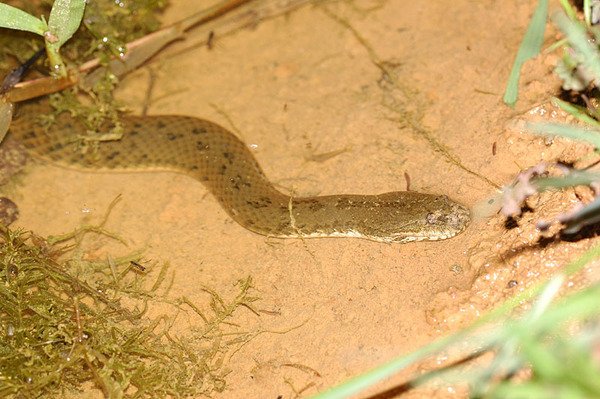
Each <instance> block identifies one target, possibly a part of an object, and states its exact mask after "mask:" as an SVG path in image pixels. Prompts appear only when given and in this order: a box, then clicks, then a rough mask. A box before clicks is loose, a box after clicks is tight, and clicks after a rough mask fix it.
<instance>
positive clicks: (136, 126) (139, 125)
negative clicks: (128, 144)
mask: <svg viewBox="0 0 600 399" xmlns="http://www.w3.org/2000/svg"><path fill="white" fill-rule="evenodd" d="M133 127H134V128H136V129H139V128H141V127H142V124H141V123H139V122H135V123H134V124H133Z"/></svg>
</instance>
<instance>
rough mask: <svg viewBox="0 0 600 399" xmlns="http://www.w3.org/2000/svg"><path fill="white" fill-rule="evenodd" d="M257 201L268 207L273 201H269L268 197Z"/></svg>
mask: <svg viewBox="0 0 600 399" xmlns="http://www.w3.org/2000/svg"><path fill="white" fill-rule="evenodd" d="M259 200H260V201H262V202H263V203H265V204H269V205H271V204H272V203H273V201H271V198H269V197H260V198H259Z"/></svg>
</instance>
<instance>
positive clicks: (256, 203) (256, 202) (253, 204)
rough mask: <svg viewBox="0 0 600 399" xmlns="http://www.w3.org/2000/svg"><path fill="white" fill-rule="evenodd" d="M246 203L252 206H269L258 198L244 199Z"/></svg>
mask: <svg viewBox="0 0 600 399" xmlns="http://www.w3.org/2000/svg"><path fill="white" fill-rule="evenodd" d="M246 204H248V205H251V206H252V207H253V208H257V209H258V208H267V207H268V206H269V204H268V203H266V202H264V201H261V200H260V199H259V200H257V201H249V200H247V201H246Z"/></svg>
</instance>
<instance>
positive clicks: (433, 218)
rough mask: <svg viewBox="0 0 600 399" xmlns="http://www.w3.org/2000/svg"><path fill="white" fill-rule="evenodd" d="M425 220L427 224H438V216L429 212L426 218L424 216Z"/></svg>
mask: <svg viewBox="0 0 600 399" xmlns="http://www.w3.org/2000/svg"><path fill="white" fill-rule="evenodd" d="M425 220H426V221H427V223H428V224H436V223H438V222H439V216H438V215H436V214H435V213H431V212H430V213H428V214H427V216H425Z"/></svg>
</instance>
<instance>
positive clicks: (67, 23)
mask: <svg viewBox="0 0 600 399" xmlns="http://www.w3.org/2000/svg"><path fill="white" fill-rule="evenodd" d="M84 10H85V0H56V1H55V2H54V5H53V6H52V11H50V17H49V18H48V27H49V28H50V31H51V32H52V33H53V34H54V35H56V37H57V39H58V41H57V42H55V43H53V44H54V45H55V46H56V47H57V48H58V47H60V46H62V45H63V44H64V43H65V42H66V41H67V40H69V39H70V38H71V36H73V34H74V33H75V32H76V31H77V28H79V24H80V23H81V19H82V18H83V11H84Z"/></svg>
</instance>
